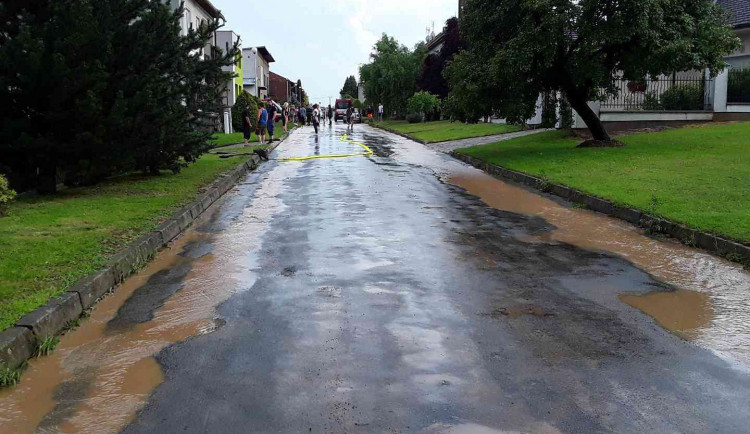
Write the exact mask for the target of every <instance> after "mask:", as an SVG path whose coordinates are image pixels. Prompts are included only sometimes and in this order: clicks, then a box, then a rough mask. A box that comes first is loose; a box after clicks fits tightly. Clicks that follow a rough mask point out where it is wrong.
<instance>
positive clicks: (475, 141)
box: [425, 128, 551, 153]
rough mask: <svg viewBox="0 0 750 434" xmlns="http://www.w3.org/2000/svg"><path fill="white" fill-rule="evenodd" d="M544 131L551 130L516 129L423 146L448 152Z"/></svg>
mask: <svg viewBox="0 0 750 434" xmlns="http://www.w3.org/2000/svg"><path fill="white" fill-rule="evenodd" d="M545 131H551V130H550V129H546V128H545V129H536V130H526V131H518V132H516V133H505V134H497V135H494V136H484V137H472V138H470V139H460V140H451V141H448V142H437V143H427V144H425V146H427V147H428V148H430V149H434V150H436V151H440V152H446V153H449V152H452V151H454V150H456V149H461V148H468V147H471V146H479V145H486V144H488V143H495V142H502V141H504V140H510V139H515V138H516V137H524V136H529V135H532V134H538V133H543V132H545Z"/></svg>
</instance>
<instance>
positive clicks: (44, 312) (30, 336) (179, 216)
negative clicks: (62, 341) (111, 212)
mask: <svg viewBox="0 0 750 434" xmlns="http://www.w3.org/2000/svg"><path fill="white" fill-rule="evenodd" d="M288 137H289V134H286V135H284V136H282V137H281V138H280V139H279V140H278V141H276V142H274V143H272V144H271V145H269V146H268V148H267V150H268V152H269V153H270V152H273V151H274V150H275V149H276V148H277V147H278V146H279V145H280V144H281V143H282V142H283V141H284V140H286V139H287V138H288ZM260 163H261V160H260V158H259V157H258V156H257V155H253V156H252V157H251V158H250V159H249V160H248V161H246V162H244V163H242V164H240V165H238V166H237V167H235V168H234V169H232V170H231V171H229V172H228V173H226V174H224V175H222V176H220V177H219V178H218V179H216V180H215V181H214V182H213V184H211V186H210V187H209V188H208V189H207V190H206V191H205V192H204V193H201V194H200V195H199V196H198V197H197V198H196V199H195V200H194V201H193V202H191V203H190V204H189V205H187V206H186V207H184V208H182V209H180V210H178V211H176V212H175V213H174V214H173V215H172V218H170V219H169V220H167V221H165V222H163V223H162V224H160V225H159V226H158V227H157V228H156V229H154V230H153V231H151V232H149V233H147V234H144V235H143V236H141V237H140V238H138V239H137V240H135V241H134V242H132V243H131V244H130V245H129V246H127V247H125V248H124V249H122V250H121V251H119V252H118V253H117V254H115V256H114V257H113V258H112V259H110V260H109V262H108V263H107V265H106V266H105V267H104V268H103V269H102V270H99V271H97V272H95V273H93V274H90V275H88V276H85V277H83V278H81V279H80V280H78V281H77V282H76V283H75V284H74V285H73V286H71V287H70V288H69V289H68V290H67V291H66V292H64V293H63V294H61V295H59V296H57V297H53V298H51V299H50V300H49V301H48V302H47V303H46V304H45V305H43V306H41V307H39V308H37V309H35V310H33V311H31V312H30V313H28V314H26V315H24V316H23V317H22V318H21V319H20V320H18V321H17V322H16V324H15V325H14V326H12V327H9V328H8V329H6V330H3V331H2V332H0V365H2V366H6V367H9V368H11V369H15V368H17V367H18V366H20V365H21V364H23V363H24V362H25V361H26V360H27V359H28V358H29V357H31V356H32V355H33V354H34V352H35V350H36V346H37V344H38V342H40V341H42V340H44V339H45V338H46V337H49V336H54V335H56V334H58V333H60V332H61V331H63V330H64V329H65V328H66V326H67V325H68V324H69V323H70V322H71V321H73V320H75V319H77V318H78V317H80V316H81V314H82V313H83V311H84V310H86V309H88V308H90V307H92V306H93V305H94V304H96V303H97V302H98V301H99V300H100V299H101V298H102V297H103V296H104V295H106V294H107V293H108V292H110V291H113V290H114V289H115V288H116V287H117V285H119V284H120V283H122V281H124V280H125V279H126V278H127V277H128V276H130V275H132V274H134V273H135V272H137V271H138V270H140V269H141V268H142V267H143V266H144V265H146V264H147V263H148V262H149V261H150V260H151V259H153V257H154V256H156V254H157V252H158V251H159V250H161V249H162V248H163V247H165V246H167V245H168V244H169V243H170V242H171V241H172V240H173V239H175V238H176V237H177V236H178V235H180V234H181V233H182V232H184V231H185V230H186V229H187V228H188V227H190V225H192V223H193V222H194V221H195V220H196V219H197V218H198V217H199V216H200V215H201V214H203V213H204V212H205V211H206V210H207V209H209V207H210V206H211V205H212V204H213V203H214V202H216V201H217V200H218V199H219V198H220V197H222V196H223V195H224V194H225V193H226V192H228V191H229V190H231V189H232V188H234V186H235V185H236V184H237V182H239V181H240V180H242V179H243V177H244V176H245V175H246V174H247V173H248V172H250V171H252V170H255V169H256V168H257V167H258V165H259V164H260Z"/></svg>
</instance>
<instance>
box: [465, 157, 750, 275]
mask: <svg viewBox="0 0 750 434" xmlns="http://www.w3.org/2000/svg"><path fill="white" fill-rule="evenodd" d="M450 155H451V156H453V157H454V158H456V159H458V160H461V161H463V162H465V163H468V164H470V165H472V166H474V167H476V168H477V169H481V170H483V171H485V172H487V173H488V174H490V175H492V176H494V177H496V178H502V179H507V180H511V181H513V182H517V183H519V184H524V185H527V186H529V187H532V188H535V189H537V190H539V191H541V192H544V193H549V194H553V195H555V196H559V197H561V198H563V199H566V200H569V201H571V202H575V203H582V204H584V205H586V207H587V208H588V209H590V210H593V211H597V212H600V213H602V214H607V215H610V216H612V217H617V218H619V219H621V220H625V221H627V222H629V223H632V224H634V225H637V226H640V227H642V228H645V229H648V230H649V231H650V232H651V233H659V234H664V235H669V236H671V237H673V238H676V239H678V240H680V241H681V242H682V243H684V244H686V245H688V246H692V247H699V248H701V249H704V250H707V251H709V252H711V253H715V254H717V255H719V256H722V257H725V258H727V259H729V260H732V261H735V262H742V261H744V262H747V263H750V246H747V245H745V244H741V243H738V242H735V241H731V240H728V239H725V238H721V237H718V236H716V235H714V234H710V233H708V232H703V231H699V230H697V229H692V228H689V227H687V226H684V225H681V224H679V223H675V222H673V221H670V220H666V219H663V218H661V217H656V216H653V215H649V214H646V213H644V212H642V211H639V210H637V209H632V208H628V207H625V206H621V205H617V204H615V203H614V202H611V201H608V200H606V199H602V198H599V197H596V196H594V195H591V194H588V193H584V192H582V191H579V190H575V189H572V188H570V187H566V186H564V185H559V184H550V183H549V182H548V181H546V180H543V179H541V178H536V177H534V176H531V175H527V174H525V173H523V172H517V171H515V170H511V169H506V168H505V167H502V166H497V165H495V164H490V163H487V162H484V161H482V160H479V159H476V158H473V157H470V156H468V155H464V154H461V153H457V152H451V153H450Z"/></svg>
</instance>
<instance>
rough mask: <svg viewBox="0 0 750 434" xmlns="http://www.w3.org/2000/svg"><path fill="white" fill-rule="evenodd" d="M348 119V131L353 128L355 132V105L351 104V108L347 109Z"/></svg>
mask: <svg viewBox="0 0 750 434" xmlns="http://www.w3.org/2000/svg"><path fill="white" fill-rule="evenodd" d="M346 121H347V123H348V124H349V125H348V126H347V127H346V129H347V131H348V130H349V129H351V130H352V132H354V107H352V106H349V108H348V109H346Z"/></svg>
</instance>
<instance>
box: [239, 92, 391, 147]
mask: <svg viewBox="0 0 750 434" xmlns="http://www.w3.org/2000/svg"><path fill="white" fill-rule="evenodd" d="M374 111H375V110H374V109H373V108H372V107H368V108H367V110H366V116H373V115H374V114H375V113H374ZM277 114H278V115H279V117H280V119H279V120H280V121H281V123H282V126H283V128H284V132H285V133H286V132H287V131H288V130H289V121H290V120H291V121H292V122H295V120H296V123H297V125H308V126H309V125H312V126H313V128H315V134H318V129H319V128H320V124H321V122H322V123H324V124H325V122H326V120H328V125H332V124H333V122H334V121H335V119H336V113H335V111H334V109H333V107H331V106H330V104H329V105H328V107H327V108H326V107H321V106H320V104H312V105H308V106H307V107H305V106H304V105H303V106H300V107H296V106H294V105H291V104H289V103H288V102H285V103H284V105H283V106H280V105H279V104H277V103H276V101H274V100H273V99H269V100H268V101H267V102H265V101H264V102H261V103H260V104H259V105H258V112H257V113H255V119H256V121H257V125H258V127H257V128H256V130H255V135H256V136H258V141H259V142H260V144H261V145H264V144H266V134H267V135H268V143H271V142H273V136H274V133H275V127H276V116H277ZM251 116H252V114H251V113H250V107H246V108H245V111H244V112H243V113H242V119H243V127H244V128H243V136H244V138H245V145H247V144H248V143H249V141H250V137H251V135H252V125H253V123H252V119H251ZM378 118H379V119H378V120H380V121H382V120H383V105H382V104H380V105H379V106H378ZM344 120H345V121H346V123H347V130H349V129H351V130H352V131H354V121H355V120H356V116H355V109H354V107H352V106H349V108H348V109H347V110H346V116H345V119H344Z"/></svg>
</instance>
